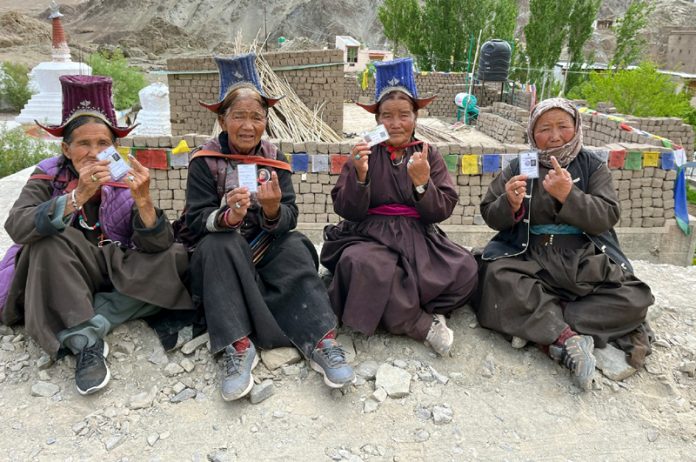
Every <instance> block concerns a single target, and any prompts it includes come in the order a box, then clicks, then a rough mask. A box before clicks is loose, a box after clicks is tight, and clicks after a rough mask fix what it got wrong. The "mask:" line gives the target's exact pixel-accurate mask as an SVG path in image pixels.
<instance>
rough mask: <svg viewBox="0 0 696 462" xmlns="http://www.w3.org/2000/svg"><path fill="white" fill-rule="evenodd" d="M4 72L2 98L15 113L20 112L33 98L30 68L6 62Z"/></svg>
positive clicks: (1, 89) (0, 92)
mask: <svg viewBox="0 0 696 462" xmlns="http://www.w3.org/2000/svg"><path fill="white" fill-rule="evenodd" d="M2 70H3V74H2V75H1V76H0V98H2V99H4V100H5V101H7V102H8V103H9V105H10V106H11V108H12V110H13V111H15V112H19V111H21V110H22V108H23V107H24V106H25V105H26V104H27V102H28V101H29V99H30V98H31V90H29V68H28V67H27V66H25V65H23V64H17V63H11V62H4V63H3V64H2Z"/></svg>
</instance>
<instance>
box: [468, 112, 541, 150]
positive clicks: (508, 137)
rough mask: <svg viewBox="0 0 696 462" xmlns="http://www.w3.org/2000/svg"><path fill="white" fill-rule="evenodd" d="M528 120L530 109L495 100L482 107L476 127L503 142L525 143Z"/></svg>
mask: <svg viewBox="0 0 696 462" xmlns="http://www.w3.org/2000/svg"><path fill="white" fill-rule="evenodd" d="M528 120H529V111H525V110H524V109H521V108H518V107H516V106H512V105H510V104H506V103H501V102H495V103H493V104H492V105H491V106H488V107H482V108H481V110H480V112H479V116H478V120H477V121H476V128H477V129H478V130H479V131H480V132H482V133H484V134H486V135H488V136H491V137H493V138H495V139H496V140H498V141H500V142H502V143H512V144H523V143H526V142H527V122H528Z"/></svg>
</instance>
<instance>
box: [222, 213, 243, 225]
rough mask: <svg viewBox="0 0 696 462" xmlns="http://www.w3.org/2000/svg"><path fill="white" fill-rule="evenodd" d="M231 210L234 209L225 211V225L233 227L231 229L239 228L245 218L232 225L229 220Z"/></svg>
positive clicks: (223, 215) (223, 217)
mask: <svg viewBox="0 0 696 462" xmlns="http://www.w3.org/2000/svg"><path fill="white" fill-rule="evenodd" d="M231 211H232V209H227V210H225V213H223V214H222V220H223V221H224V222H225V226H226V227H228V228H231V229H237V228H239V227H240V226H241V225H242V222H243V221H244V220H239V222H237V223H235V224H233V225H231V224H230V222H229V220H228V218H229V216H230V212H231Z"/></svg>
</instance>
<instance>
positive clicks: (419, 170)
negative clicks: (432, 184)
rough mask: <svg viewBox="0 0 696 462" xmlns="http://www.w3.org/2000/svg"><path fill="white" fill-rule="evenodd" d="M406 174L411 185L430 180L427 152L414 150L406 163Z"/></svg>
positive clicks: (418, 184)
mask: <svg viewBox="0 0 696 462" xmlns="http://www.w3.org/2000/svg"><path fill="white" fill-rule="evenodd" d="M406 170H407V171H408V176H409V178H411V182H412V183H413V186H423V185H425V184H427V183H428V180H430V163H429V162H428V154H427V153H423V152H414V153H413V154H412V155H411V158H410V159H409V160H408V163H407V165H406Z"/></svg>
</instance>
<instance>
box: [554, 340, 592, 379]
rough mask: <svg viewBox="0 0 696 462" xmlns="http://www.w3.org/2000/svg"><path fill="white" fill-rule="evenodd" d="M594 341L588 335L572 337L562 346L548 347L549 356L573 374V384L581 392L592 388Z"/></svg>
mask: <svg viewBox="0 0 696 462" xmlns="http://www.w3.org/2000/svg"><path fill="white" fill-rule="evenodd" d="M593 351H594V340H593V339H592V337H590V336H589V335H579V334H578V335H574V336H572V337H570V338H569V339H567V340H566V341H565V342H564V343H563V345H557V344H555V343H554V344H553V345H549V356H551V357H552V358H553V359H555V360H557V361H560V362H561V363H562V364H563V365H564V366H565V367H567V368H568V369H570V371H571V372H572V373H573V379H574V381H575V383H576V384H577V385H578V386H579V387H580V388H582V389H583V390H590V389H591V388H592V378H593V377H594V370H595V364H596V360H595V357H594V354H593Z"/></svg>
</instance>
